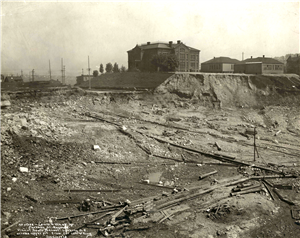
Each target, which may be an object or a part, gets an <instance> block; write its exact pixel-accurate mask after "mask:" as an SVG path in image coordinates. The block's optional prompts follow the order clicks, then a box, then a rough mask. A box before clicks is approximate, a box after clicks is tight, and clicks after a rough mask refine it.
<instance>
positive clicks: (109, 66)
mask: <svg viewBox="0 0 300 238" xmlns="http://www.w3.org/2000/svg"><path fill="white" fill-rule="evenodd" d="M112 69H113V66H112V64H111V63H107V64H106V67H105V71H106V73H111V71H112Z"/></svg>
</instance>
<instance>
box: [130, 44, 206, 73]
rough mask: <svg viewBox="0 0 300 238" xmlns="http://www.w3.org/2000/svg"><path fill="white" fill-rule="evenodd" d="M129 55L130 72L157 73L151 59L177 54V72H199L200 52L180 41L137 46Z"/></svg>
mask: <svg viewBox="0 0 300 238" xmlns="http://www.w3.org/2000/svg"><path fill="white" fill-rule="evenodd" d="M127 53H128V70H129V71H132V70H136V69H137V70H140V71H157V68H156V67H155V66H154V65H153V64H152V63H151V59H152V57H153V56H154V55H156V54H175V55H176V56H177V58H178V60H179V67H178V68H176V71H181V72H188V71H192V72H195V71H199V62H200V57H199V55H200V50H197V49H194V48H192V47H189V46H187V45H185V44H183V43H182V42H181V41H180V40H178V41H177V43H176V44H174V43H173V41H169V43H151V42H147V44H142V45H136V46H135V47H134V48H133V49H131V50H129V51H127Z"/></svg>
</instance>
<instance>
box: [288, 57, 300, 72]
mask: <svg viewBox="0 0 300 238" xmlns="http://www.w3.org/2000/svg"><path fill="white" fill-rule="evenodd" d="M286 72H287V73H288V74H298V75H300V57H299V55H298V54H297V56H296V57H292V56H290V57H289V58H287V60H286Z"/></svg>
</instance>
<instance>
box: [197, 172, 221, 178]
mask: <svg viewBox="0 0 300 238" xmlns="http://www.w3.org/2000/svg"><path fill="white" fill-rule="evenodd" d="M216 173H218V171H217V170H214V171H211V172H209V173H206V174H202V175H200V176H199V179H200V180H201V179H204V178H206V177H208V176H210V175H213V174H216Z"/></svg>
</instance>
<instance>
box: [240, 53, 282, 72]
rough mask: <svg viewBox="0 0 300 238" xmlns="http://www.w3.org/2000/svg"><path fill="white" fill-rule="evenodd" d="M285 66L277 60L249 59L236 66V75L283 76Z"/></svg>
mask: <svg viewBox="0 0 300 238" xmlns="http://www.w3.org/2000/svg"><path fill="white" fill-rule="evenodd" d="M283 68H284V64H283V63H282V62H280V61H278V60H276V59H273V58H268V57H265V56H264V55H263V57H257V58H252V56H251V58H249V59H246V60H244V61H241V62H240V63H238V64H235V65H234V73H245V74H283Z"/></svg>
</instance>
